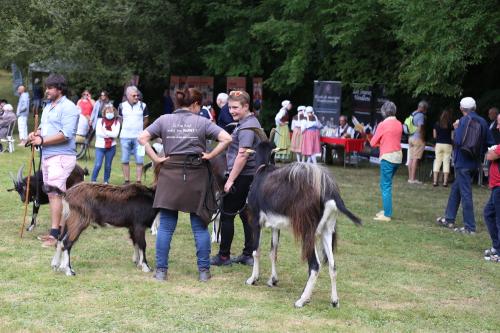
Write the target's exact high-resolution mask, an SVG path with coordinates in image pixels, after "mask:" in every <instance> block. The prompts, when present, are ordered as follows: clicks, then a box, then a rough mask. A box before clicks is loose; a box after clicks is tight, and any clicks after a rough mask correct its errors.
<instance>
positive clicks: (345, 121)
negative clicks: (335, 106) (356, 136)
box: [339, 116, 347, 126]
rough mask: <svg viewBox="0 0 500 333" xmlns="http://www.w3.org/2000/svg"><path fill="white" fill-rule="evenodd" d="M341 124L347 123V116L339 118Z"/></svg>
mask: <svg viewBox="0 0 500 333" xmlns="http://www.w3.org/2000/svg"><path fill="white" fill-rule="evenodd" d="M339 124H340V126H344V125H345V124H347V117H346V116H340V118H339Z"/></svg>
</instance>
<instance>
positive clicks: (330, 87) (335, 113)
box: [313, 81, 342, 127]
mask: <svg viewBox="0 0 500 333" xmlns="http://www.w3.org/2000/svg"><path fill="white" fill-rule="evenodd" d="M341 97H342V84H341V82H340V81H314V101H313V107H314V112H315V113H316V115H317V116H318V118H319V120H320V121H321V124H323V125H325V126H328V127H333V126H334V125H338V123H339V117H340V106H341V102H342V100H341Z"/></svg>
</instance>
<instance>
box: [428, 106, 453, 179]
mask: <svg viewBox="0 0 500 333" xmlns="http://www.w3.org/2000/svg"><path fill="white" fill-rule="evenodd" d="M452 131H453V126H452V122H451V111H450V110H443V112H441V115H440V117H439V121H438V122H436V123H435V124H434V129H433V131H432V133H433V137H434V139H435V140H436V146H435V153H436V158H435V159H434V167H433V174H434V183H433V186H438V179H439V169H441V164H442V165H443V186H444V187H446V186H448V175H449V174H450V160H451V152H452V149H453V146H452V143H453V141H451V140H452Z"/></svg>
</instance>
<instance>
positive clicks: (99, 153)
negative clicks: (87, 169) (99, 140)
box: [92, 146, 116, 183]
mask: <svg viewBox="0 0 500 333" xmlns="http://www.w3.org/2000/svg"><path fill="white" fill-rule="evenodd" d="M115 153H116V146H112V147H111V148H96V149H95V163H94V170H93V171H92V181H93V182H95V181H97V176H98V175H99V171H101V166H102V160H103V159H104V160H105V162H104V182H105V183H109V177H110V176H111V163H113V157H115Z"/></svg>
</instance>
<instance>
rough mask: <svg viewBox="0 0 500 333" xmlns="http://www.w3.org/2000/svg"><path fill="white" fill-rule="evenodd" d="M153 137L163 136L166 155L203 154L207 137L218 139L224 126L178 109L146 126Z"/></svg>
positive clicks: (205, 149)
mask: <svg viewBox="0 0 500 333" xmlns="http://www.w3.org/2000/svg"><path fill="white" fill-rule="evenodd" d="M146 131H148V133H149V134H151V136H152V138H153V139H155V138H158V137H159V138H161V139H162V141H163V150H164V151H165V155H166V156H169V155H185V154H201V153H202V152H206V151H207V139H212V140H216V139H217V137H218V136H219V133H220V132H221V131H222V128H220V127H219V126H217V125H215V124H214V123H212V122H211V121H210V120H208V119H207V118H205V117H202V116H200V115H198V114H194V113H191V112H189V111H185V110H176V111H174V113H172V114H166V115H163V116H161V117H160V118H158V119H156V120H155V122H154V123H152V124H151V125H150V126H148V128H146Z"/></svg>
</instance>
